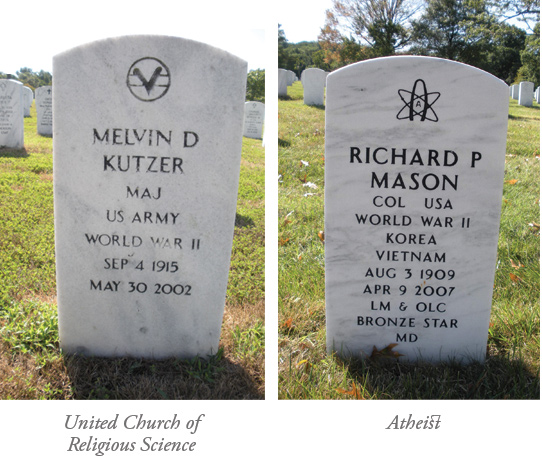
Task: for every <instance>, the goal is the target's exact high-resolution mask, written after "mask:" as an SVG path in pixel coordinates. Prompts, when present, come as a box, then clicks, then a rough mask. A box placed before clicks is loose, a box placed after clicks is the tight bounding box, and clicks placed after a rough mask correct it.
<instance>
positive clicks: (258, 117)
mask: <svg viewBox="0 0 542 472" xmlns="http://www.w3.org/2000/svg"><path fill="white" fill-rule="evenodd" d="M264 118H265V105H264V104H263V103H261V102H246V103H245V124H244V128H243V136H245V137H247V138H253V139H262V130H263V122H264Z"/></svg>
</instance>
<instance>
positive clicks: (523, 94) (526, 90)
mask: <svg viewBox="0 0 542 472" xmlns="http://www.w3.org/2000/svg"><path fill="white" fill-rule="evenodd" d="M518 93H519V95H518V105H521V106H523V107H532V106H533V94H534V84H533V83H532V82H520V83H519V92H518Z"/></svg>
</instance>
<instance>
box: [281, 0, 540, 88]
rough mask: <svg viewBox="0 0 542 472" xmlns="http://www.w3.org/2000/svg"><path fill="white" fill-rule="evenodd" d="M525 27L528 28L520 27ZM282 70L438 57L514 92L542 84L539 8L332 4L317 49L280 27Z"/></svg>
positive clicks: (417, 1)
mask: <svg viewBox="0 0 542 472" xmlns="http://www.w3.org/2000/svg"><path fill="white" fill-rule="evenodd" d="M520 26H521V27H520ZM278 43H279V44H278V51H279V57H278V62H279V68H283V69H289V70H292V71H294V72H295V73H296V74H297V75H298V76H299V75H300V74H301V72H302V71H303V70H304V69H306V68H307V67H318V68H320V69H323V70H326V71H332V70H335V69H337V68H339V67H343V66H345V65H348V64H352V63H354V62H358V61H361V60H365V59H372V58H376V57H383V56H392V55H397V54H411V55H412V54H413V55H423V56H435V57H441V58H444V59H450V60H454V61H458V62H462V63H465V64H469V65H472V66H474V67H478V68H480V69H482V70H485V71H487V72H489V73H491V74H493V75H495V76H497V77H499V78H500V79H502V80H504V81H505V82H506V83H508V84H512V83H517V82H520V81H522V80H528V81H531V82H534V83H535V86H537V85H539V84H540V0H333V5H332V8H331V9H329V10H327V11H326V21H325V24H324V25H323V26H322V28H321V30H320V34H319V36H318V40H317V41H310V42H301V43H297V44H291V43H289V42H288V40H287V38H286V34H285V32H284V31H283V30H282V29H281V25H279V34H278Z"/></svg>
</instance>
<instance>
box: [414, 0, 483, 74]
mask: <svg viewBox="0 0 542 472" xmlns="http://www.w3.org/2000/svg"><path fill="white" fill-rule="evenodd" d="M491 19H492V16H491V15H490V14H489V11H488V8H487V5H486V3H485V2H484V0H426V8H425V12H424V14H423V15H422V16H421V17H420V18H419V19H418V20H416V21H414V22H413V41H414V47H413V49H412V51H413V52H416V53H418V54H425V55H429V56H437V57H442V58H444V59H451V60H454V61H460V62H465V63H467V64H472V63H473V62H476V59H477V58H478V57H479V55H480V52H481V51H480V49H481V48H482V43H481V42H480V40H481V39H482V36H483V34H484V32H486V31H487V30H488V29H489V27H490V23H491Z"/></svg>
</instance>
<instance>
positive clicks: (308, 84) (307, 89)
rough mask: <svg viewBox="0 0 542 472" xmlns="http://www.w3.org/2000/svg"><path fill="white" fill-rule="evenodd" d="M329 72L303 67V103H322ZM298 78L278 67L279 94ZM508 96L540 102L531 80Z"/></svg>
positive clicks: (520, 101)
mask: <svg viewBox="0 0 542 472" xmlns="http://www.w3.org/2000/svg"><path fill="white" fill-rule="evenodd" d="M328 74H329V73H328V72H325V71H323V70H322V69H317V68H312V69H305V70H304V71H303V72H302V73H301V83H302V85H303V101H304V103H305V105H323V104H324V88H325V84H326V78H327V75H328ZM297 80H299V79H298V78H297V76H296V75H295V73H294V72H292V71H291V70H286V69H279V96H285V95H287V87H289V86H291V85H292V84H293V83H294V82H295V81H297ZM510 97H512V99H513V100H518V104H519V105H521V106H525V107H531V106H533V97H534V100H536V103H538V104H540V87H537V88H536V90H534V84H533V83H532V82H528V81H524V82H520V83H519V84H513V85H511V86H510Z"/></svg>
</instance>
